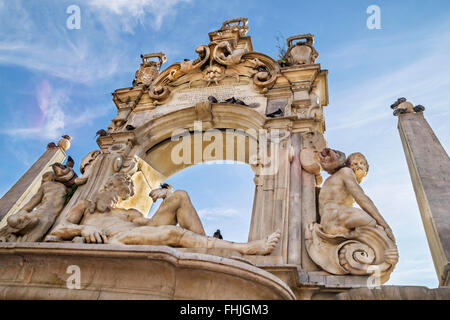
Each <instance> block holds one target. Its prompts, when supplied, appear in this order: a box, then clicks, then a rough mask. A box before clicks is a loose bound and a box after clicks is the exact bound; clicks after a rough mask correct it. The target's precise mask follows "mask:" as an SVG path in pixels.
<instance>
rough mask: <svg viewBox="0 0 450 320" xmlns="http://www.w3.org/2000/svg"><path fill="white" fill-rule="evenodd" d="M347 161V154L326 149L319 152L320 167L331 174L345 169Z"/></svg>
mask: <svg viewBox="0 0 450 320" xmlns="http://www.w3.org/2000/svg"><path fill="white" fill-rule="evenodd" d="M345 160H346V157H345V153H343V152H341V151H338V150H333V149H330V148H325V149H323V150H322V151H321V152H319V161H320V165H321V166H322V169H323V170H325V171H326V172H328V173H329V174H333V173H335V172H337V171H338V170H339V169H341V168H342V167H344V166H345Z"/></svg>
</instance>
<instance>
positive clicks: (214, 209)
mask: <svg viewBox="0 0 450 320" xmlns="http://www.w3.org/2000/svg"><path fill="white" fill-rule="evenodd" d="M253 178H254V172H253V171H252V169H251V167H250V166H249V165H247V164H245V163H230V162H225V163H223V164H218V163H217V162H206V163H201V164H197V165H194V166H190V167H188V168H185V169H183V170H181V171H179V172H177V173H176V174H174V175H173V176H171V177H170V178H168V179H167V180H166V181H165V182H167V183H169V184H171V185H172V186H173V187H174V190H177V189H182V190H185V191H187V192H188V194H189V196H190V198H191V201H192V204H193V205H194V207H195V209H196V210H197V213H198V214H199V216H200V219H201V221H202V224H203V227H204V229H205V232H206V234H207V235H209V236H212V235H213V234H214V233H215V232H216V230H217V229H220V232H221V234H222V236H223V238H224V239H225V240H229V241H235V242H247V240H248V234H249V229H250V221H251V215H252V207H253V198H254V191H255V185H254V182H253ZM160 204H161V200H159V201H157V202H156V203H154V204H153V205H152V207H151V209H150V211H149V214H148V217H151V216H152V215H153V214H154V213H155V212H156V210H157V209H158V207H159V205H160Z"/></svg>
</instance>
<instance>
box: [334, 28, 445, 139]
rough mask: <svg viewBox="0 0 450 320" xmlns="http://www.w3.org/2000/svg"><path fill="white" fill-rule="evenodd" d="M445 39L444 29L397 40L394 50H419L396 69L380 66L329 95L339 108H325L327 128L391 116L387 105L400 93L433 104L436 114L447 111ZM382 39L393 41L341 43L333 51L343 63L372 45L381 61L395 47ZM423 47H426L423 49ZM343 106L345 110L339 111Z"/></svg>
mask: <svg viewBox="0 0 450 320" xmlns="http://www.w3.org/2000/svg"><path fill="white" fill-rule="evenodd" d="M448 39H450V33H448V32H447V33H440V34H434V35H433V36H431V37H424V40H423V41H421V42H418V41H416V38H414V39H413V40H411V41H410V42H401V43H400V44H397V45H396V49H395V50H399V51H401V50H402V49H403V50H408V51H411V52H420V53H421V54H419V55H418V56H417V57H415V59H413V60H411V62H409V63H408V64H406V65H404V66H402V67H400V68H398V69H394V70H390V69H383V68H382V69H381V71H380V72H384V74H381V75H379V76H375V77H367V80H366V81H363V82H358V83H357V84H356V85H354V86H351V87H348V88H345V89H342V90H340V91H339V92H336V93H335V94H334V97H333V98H332V99H331V104H332V107H333V108H335V109H336V110H338V109H339V112H338V111H336V112H334V110H328V111H329V113H330V114H332V117H333V121H332V123H333V124H331V125H330V126H329V128H328V130H329V131H336V130H344V129H348V128H357V127H363V126H367V125H368V124H370V123H374V122H376V121H380V120H383V119H386V118H388V117H392V113H391V112H389V109H388V107H389V105H390V104H392V103H393V102H394V101H395V100H396V99H397V98H399V97H403V96H404V97H407V98H408V100H410V101H412V102H413V103H414V102H415V103H416V104H419V103H422V104H425V105H426V106H430V107H432V109H431V110H433V113H435V114H437V113H442V112H447V108H446V106H447V102H446V101H447V97H446V92H448V88H449V86H450V78H449V77H448V74H449V73H450V65H449V64H448V62H447V60H448V55H447V54H446V52H448V51H450V41H448ZM384 42H386V43H389V44H390V43H395V41H391V40H390V39H383V40H382V41H381V40H380V43H375V44H373V43H372V44H369V43H366V44H361V43H359V42H358V43H349V44H347V45H346V47H347V48H351V50H347V49H346V48H345V47H344V48H342V52H340V53H336V55H337V57H338V58H339V59H343V63H344V64H345V63H346V61H347V60H348V59H350V58H349V57H364V56H365V55H366V54H367V52H368V50H372V49H373V50H378V51H379V53H380V54H379V55H378V56H380V59H381V60H380V61H382V59H383V58H381V57H383V56H385V55H387V54H388V53H389V52H390V51H391V50H394V48H392V45H390V46H389V45H383V43H384ZM424 47H426V48H427V50H423V48H424ZM350 52H351V53H350ZM330 56H332V55H330ZM345 57H347V58H345ZM352 59H353V58H352ZM343 108H345V110H347V111H346V112H342V110H343ZM428 112H429V111H428Z"/></svg>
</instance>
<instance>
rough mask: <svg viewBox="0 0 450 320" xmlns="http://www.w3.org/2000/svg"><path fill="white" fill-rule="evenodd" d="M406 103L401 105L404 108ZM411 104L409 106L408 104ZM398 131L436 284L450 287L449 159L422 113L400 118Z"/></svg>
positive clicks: (404, 115) (408, 114)
mask: <svg viewBox="0 0 450 320" xmlns="http://www.w3.org/2000/svg"><path fill="white" fill-rule="evenodd" d="M407 103H408V102H403V103H402V104H400V106H399V107H401V106H402V105H403V104H407ZM409 104H410V103H409ZM398 129H399V132H400V137H401V140H402V143H403V149H404V151H405V156H406V161H407V163H408V168H409V172H410V175H411V180H412V183H413V187H414V192H415V193H416V198H417V203H418V205H419V209H420V213H421V216H422V221H423V224H424V227H425V233H426V235H427V239H428V244H429V246H430V250H431V255H432V257H433V262H434V266H435V268H436V272H437V275H438V280H439V284H440V285H442V286H448V285H449V284H450V273H449V270H450V263H449V260H450V158H449V156H448V154H447V153H446V151H445V150H444V148H443V147H442V145H441V144H440V142H439V140H438V138H437V137H436V135H435V134H434V132H433V130H432V129H431V127H430V126H429V124H428V122H427V121H426V120H425V118H424V116H423V112H417V113H414V112H413V111H411V110H410V111H408V112H407V113H404V114H400V115H399V118H398Z"/></svg>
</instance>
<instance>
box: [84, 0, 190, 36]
mask: <svg viewBox="0 0 450 320" xmlns="http://www.w3.org/2000/svg"><path fill="white" fill-rule="evenodd" d="M181 2H189V0H165V1H162V0H135V1H129V0H88V3H89V4H90V5H91V6H92V7H93V8H96V9H99V10H105V11H106V12H105V13H106V14H111V13H113V14H114V16H112V17H111V18H112V19H113V20H114V22H117V19H119V21H120V24H121V25H122V28H123V31H126V32H130V33H133V29H134V28H135V27H136V26H137V25H138V24H141V25H143V24H145V23H146V21H147V20H146V15H147V14H149V15H150V16H151V18H150V19H148V21H150V23H151V25H152V27H153V28H155V29H159V28H160V27H161V25H162V23H163V20H164V18H165V17H166V16H168V15H173V14H175V12H176V10H175V7H176V6H177V5H178V4H179V3H181ZM104 21H106V20H104Z"/></svg>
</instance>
